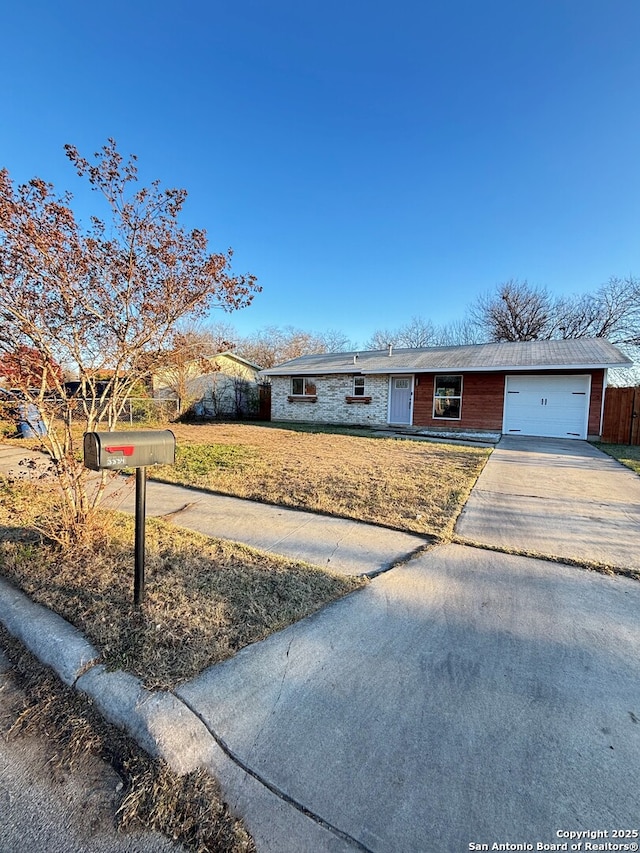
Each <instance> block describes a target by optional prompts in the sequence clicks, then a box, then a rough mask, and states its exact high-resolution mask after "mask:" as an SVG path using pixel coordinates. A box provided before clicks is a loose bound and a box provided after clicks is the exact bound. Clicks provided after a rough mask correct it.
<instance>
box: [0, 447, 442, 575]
mask: <svg viewBox="0 0 640 853" xmlns="http://www.w3.org/2000/svg"><path fill="white" fill-rule="evenodd" d="M23 458H29V459H34V460H42V459H43V456H42V454H38V453H35V452H33V451H25V450H23V449H22V448H12V447H8V446H7V445H0V472H3V473H7V472H8V471H10V470H13V471H19V470H20V467H19V462H20V460H21V459H23ZM108 492H109V494H108V496H107V497H106V498H105V501H104V506H106V507H111V508H113V509H119V510H121V511H123V512H129V513H133V512H134V511H135V478H134V477H124V476H123V477H116V478H115V479H113V480H111V481H110V483H109V486H108ZM146 509H147V516H159V517H161V518H165V519H166V520H168V521H170V522H172V523H174V524H177V525H178V526H179V527H184V528H186V529H189V530H197V531H198V532H199V533H204V534H206V535H207V536H213V537H217V538H220V539H228V540H231V541H234V542H241V543H242V544H244V545H249V546H251V547H252V548H258V549H259V550H262V551H267V552H269V553H271V554H279V555H281V556H283V557H289V558H291V559H294V560H302V561H304V562H307V563H312V564H313V565H316V566H320V567H322V568H325V569H329V570H331V571H332V572H336V573H338V574H348V575H365V574H366V575H375V574H377V573H378V572H381V571H385V570H386V569H389V568H390V567H391V566H394V565H396V564H398V563H401V562H404V561H405V560H407V559H409V557H410V556H411V555H413V554H415V553H417V552H418V551H419V550H421V549H422V548H425V547H426V546H427V545H428V544H429V543H430V542H431V541H433V540H432V538H431V537H427V536H419V535H418V534H412V533H403V532H402V531H398V530H391V529H389V528H386V527H378V526H376V525H374V524H365V523H363V522H360V521H352V520H350V519H346V518H336V517H334V516H326V515H319V514H317V513H312V512H303V511H301V510H295V509H287V508H286V507H281V506H273V505H271V504H265V503H259V502H257V501H246V500H242V499H240V498H232V497H227V496H225V495H217V494H213V493H211V492H205V491H200V490H198V489H190V488H184V487H182V486H176V485H173V484H170V483H159V482H157V481H154V480H149V481H148V482H147V507H146Z"/></svg>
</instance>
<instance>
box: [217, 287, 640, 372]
mask: <svg viewBox="0 0 640 853" xmlns="http://www.w3.org/2000/svg"><path fill="white" fill-rule="evenodd" d="M207 335H208V338H209V342H210V348H211V349H212V350H214V351H219V350H220V349H232V350H234V351H235V352H236V353H237V354H238V355H240V356H242V357H243V358H245V359H247V360H248V361H251V362H253V363H255V364H257V365H259V366H260V367H263V368H266V367H272V366H273V365H274V364H279V363H281V362H284V361H288V360H289V359H292V358H297V357H298V356H302V355H311V354H313V353H322V352H345V351H348V350H356V349H364V350H382V349H386V348H387V347H388V346H389V344H392V345H393V346H394V347H406V348H419V347H434V346H460V345H464V344H478V343H488V342H499V341H534V340H551V339H568V338H600V337H602V338H607V339H608V340H610V341H612V342H613V343H616V344H621V345H631V346H633V345H635V346H638V345H640V280H638V279H636V278H634V277H633V276H629V277H627V278H617V277H612V278H610V279H609V281H608V282H606V283H605V284H603V285H601V286H600V287H599V288H597V290H595V291H593V292H588V293H583V294H578V295H574V296H552V295H551V294H550V293H549V292H548V291H547V290H546V289H545V288H543V287H536V286H534V285H531V284H529V283H528V282H527V281H526V280H525V281H518V280H517V279H510V280H509V281H506V282H503V283H501V284H498V285H497V286H496V287H495V288H494V289H493V290H492V291H490V292H488V293H486V294H484V295H482V296H479V297H478V298H477V299H476V300H475V302H473V303H472V305H470V306H469V308H468V311H467V314H466V316H465V317H464V318H463V319H461V320H456V321H453V322H450V323H445V324H436V323H433V322H432V321H431V320H430V319H425V318H424V317H421V316H414V317H412V318H411V319H410V320H408V321H407V322H406V323H404V324H403V325H401V326H398V327H396V328H380V329H376V330H375V331H374V332H373V334H372V335H371V336H370V337H369V338H368V340H366V341H364V342H363V343H361V344H359V343H356V342H354V341H351V340H350V339H349V338H348V337H347V335H345V334H344V333H343V332H341V331H338V330H335V329H331V330H328V331H326V332H311V331H305V330H303V329H298V328H295V327H293V326H266V327H264V328H262V329H258V330H257V331H256V332H253V333H252V334H250V335H247V336H241V335H239V334H238V333H237V331H236V330H235V329H234V327H233V326H232V325H231V324H228V323H218V324H214V325H213V326H210V327H209V328H208V330H207V332H206V335H205V337H206V336H207Z"/></svg>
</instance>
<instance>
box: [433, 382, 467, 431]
mask: <svg viewBox="0 0 640 853" xmlns="http://www.w3.org/2000/svg"><path fill="white" fill-rule="evenodd" d="M461 409H462V376H449V375H448V374H440V375H438V376H436V378H435V383H434V393H433V417H434V418H446V419H448V420H458V421H459V420H460V412H461Z"/></svg>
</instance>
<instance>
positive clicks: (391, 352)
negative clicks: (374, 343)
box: [389, 344, 393, 355]
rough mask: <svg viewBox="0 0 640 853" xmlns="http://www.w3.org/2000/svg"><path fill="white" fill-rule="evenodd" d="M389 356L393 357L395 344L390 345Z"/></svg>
mask: <svg viewBox="0 0 640 853" xmlns="http://www.w3.org/2000/svg"><path fill="white" fill-rule="evenodd" d="M389 355H393V344H389Z"/></svg>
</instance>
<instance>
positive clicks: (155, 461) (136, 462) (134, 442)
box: [84, 429, 176, 471]
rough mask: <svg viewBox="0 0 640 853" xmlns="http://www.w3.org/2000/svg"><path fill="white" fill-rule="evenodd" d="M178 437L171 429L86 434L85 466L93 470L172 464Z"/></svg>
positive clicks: (116, 469)
mask: <svg viewBox="0 0 640 853" xmlns="http://www.w3.org/2000/svg"><path fill="white" fill-rule="evenodd" d="M175 461H176V437H175V435H174V434H173V433H172V432H171V430H170V429H159V430H136V431H130V432H85V434H84V464H85V468H91V470H92V471H103V470H105V469H106V470H110V471H118V470H120V469H121V468H146V467H147V466H148V465H173V464H175Z"/></svg>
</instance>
